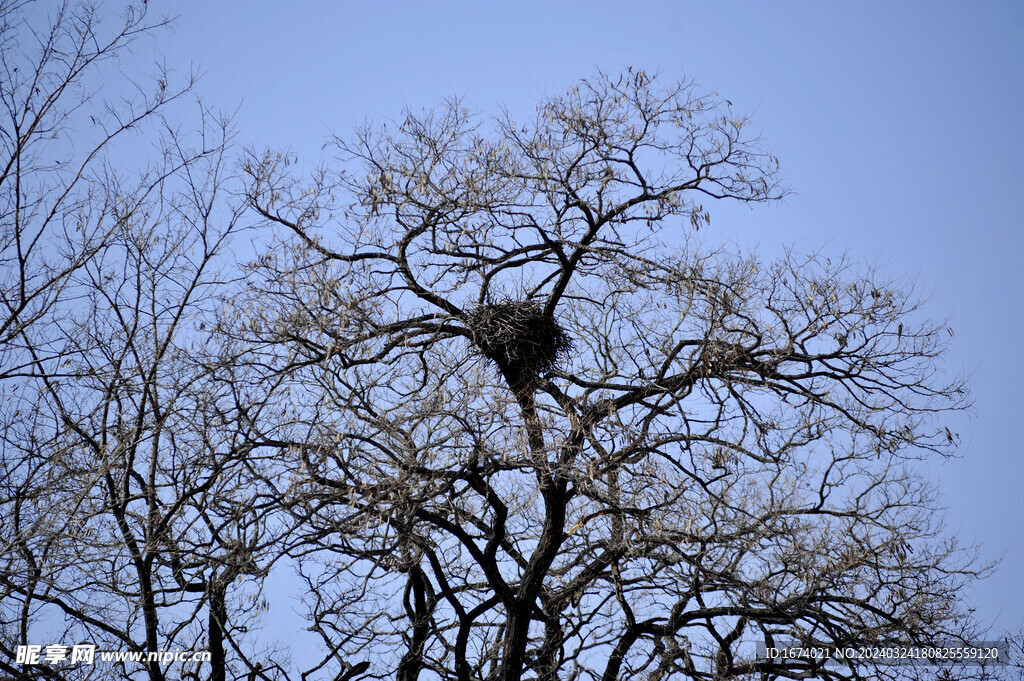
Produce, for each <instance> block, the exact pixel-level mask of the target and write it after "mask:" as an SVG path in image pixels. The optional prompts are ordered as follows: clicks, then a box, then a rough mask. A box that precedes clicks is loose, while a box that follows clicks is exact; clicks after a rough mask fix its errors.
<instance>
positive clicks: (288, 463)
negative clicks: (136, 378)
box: [234, 70, 981, 681]
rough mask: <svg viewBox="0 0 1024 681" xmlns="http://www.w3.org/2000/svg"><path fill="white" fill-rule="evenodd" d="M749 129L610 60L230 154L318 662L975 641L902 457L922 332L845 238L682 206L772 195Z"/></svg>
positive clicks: (917, 435) (393, 669)
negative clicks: (773, 245)
mask: <svg viewBox="0 0 1024 681" xmlns="http://www.w3.org/2000/svg"><path fill="white" fill-rule="evenodd" d="M749 129H750V125H749V121H748V120H747V119H746V118H745V117H743V116H740V115H738V114H736V113H734V112H733V111H732V109H731V105H730V104H728V103H727V102H725V101H724V100H719V99H716V98H714V97H710V96H707V95H703V94H700V93H699V92H698V91H697V89H696V88H695V87H694V86H693V85H692V84H691V83H678V84H675V85H672V86H669V87H667V88H664V89H662V88H661V87H660V86H659V85H658V83H657V82H656V81H655V80H653V79H652V78H650V77H648V76H647V75H646V74H645V73H643V72H642V71H632V70H630V71H627V72H626V73H623V74H622V75H620V76H608V75H604V74H599V75H598V76H597V77H595V78H593V79H589V80H584V81H581V82H580V83H578V84H577V85H576V86H574V87H573V88H571V89H570V90H569V91H567V92H565V93H564V94H560V95H558V96H554V97H551V98H549V99H546V100H544V101H543V102H541V103H540V104H539V105H538V107H537V110H536V115H535V116H534V117H533V119H531V120H529V121H527V122H526V123H522V122H520V121H517V120H514V118H513V117H512V115H511V114H508V113H505V114H503V115H501V116H498V117H496V118H493V119H492V118H482V117H479V116H476V115H474V114H471V113H470V112H468V111H467V110H466V109H465V108H464V107H463V106H462V104H461V102H459V101H457V100H453V101H449V102H447V103H446V104H445V106H443V107H442V108H441V109H439V110H437V111H432V112H427V113H424V114H414V113H408V114H407V115H406V116H405V118H404V120H401V121H398V122H392V123H389V124H386V125H381V126H379V127H372V126H368V127H366V128H365V129H361V130H359V131H357V132H356V134H355V135H354V137H353V138H351V139H341V138H339V139H337V140H335V141H336V149H337V158H336V167H334V168H327V167H325V168H323V169H322V170H320V171H319V172H317V173H315V174H314V175H313V176H312V177H311V178H307V177H301V176H299V175H297V174H294V173H293V171H292V170H291V168H290V166H291V165H292V160H293V159H291V158H290V157H288V156H287V155H280V154H275V153H267V154H253V155H252V156H251V158H250V159H249V161H248V163H247V164H246V170H247V172H248V173H249V175H250V189H249V199H250V202H251V205H252V207H253V208H254V210H255V211H257V212H258V213H259V214H260V215H261V216H262V217H263V218H264V219H265V220H267V221H268V224H270V225H272V226H277V227H279V228H281V230H283V231H280V232H278V234H279V241H278V242H276V243H275V244H274V245H273V246H272V247H270V248H268V249H267V250H266V252H265V253H264V254H263V255H262V256H261V257H260V259H259V261H258V262H257V263H256V264H255V266H254V270H253V272H252V275H251V280H250V281H251V284H250V285H251V292H252V295H251V296H250V297H248V298H247V299H245V300H242V301H239V305H238V312H237V313H236V314H237V315H239V316H240V317H241V316H243V315H244V317H245V319H246V322H245V323H244V324H241V323H238V324H235V326H234V329H235V333H236V334H237V336H238V339H239V340H240V341H244V342H245V343H246V344H248V345H249V347H250V348H251V353H250V355H249V357H248V361H249V363H250V366H252V367H253V368H254V369H257V370H259V371H262V372H264V374H265V375H266V376H267V377H268V378H269V377H272V378H273V379H274V380H275V381H282V380H284V381H285V383H284V384H279V383H275V386H282V388H281V391H280V392H279V393H278V394H277V396H276V397H275V396H271V397H269V398H268V400H269V401H271V402H273V401H275V400H278V401H279V402H278V403H279V404H280V409H270V410H267V413H268V414H270V413H273V414H278V413H280V414H282V416H281V417H279V418H276V419H274V420H272V421H269V422H262V423H259V424H257V426H256V428H257V431H258V436H259V438H261V440H262V443H263V444H264V445H266V446H271V447H278V448H279V449H280V452H281V453H280V459H279V462H280V463H279V466H283V467H284V468H285V469H286V470H287V471H288V473H287V474H286V476H285V477H286V479H287V488H286V489H284V485H282V488H283V489H282V493H281V503H282V508H284V509H286V510H287V511H288V512H289V513H290V514H291V515H292V516H293V517H295V518H296V519H297V521H298V522H297V524H296V528H297V529H296V532H297V533H298V534H297V535H295V536H293V538H292V540H291V542H290V543H289V552H290V554H291V555H292V556H293V557H295V558H296V559H297V560H298V561H299V565H300V569H301V574H302V575H303V576H304V578H305V579H306V580H307V583H308V592H309V599H310V617H311V624H312V628H313V629H314V630H315V631H317V632H319V633H320V634H321V636H322V638H323V641H324V644H325V646H326V647H327V650H328V654H327V656H326V657H325V658H324V660H322V661H321V663H320V664H319V665H318V666H319V667H326V668H333V669H335V670H336V671H337V672H338V673H339V674H340V675H341V676H342V677H345V678H348V677H349V676H355V675H356V674H357V673H358V672H361V671H366V673H367V674H370V675H372V677H373V678H394V679H400V680H402V681H406V680H409V679H416V678H439V679H453V680H454V679H457V680H458V681H469V680H471V679H501V680H503V681H514V680H516V679H521V678H536V679H545V680H547V679H603V680H604V681H612V680H614V679H633V678H647V679H669V678H689V679H724V678H809V677H814V678H830V679H861V678H885V677H889V676H893V675H896V674H897V673H899V674H904V673H915V674H924V675H926V676H927V675H928V674H929V673H931V672H930V671H928V670H929V669H933V668H918V667H912V668H910V670H911V671H910V672H908V671H907V669H908V668H905V667H898V668H897V667H887V666H885V665H884V664H879V663H877V661H876V662H871V661H858V660H850V661H846V662H843V663H842V664H840V665H839V666H824V665H823V664H822V661H821V660H819V659H785V660H766V659H764V657H763V656H762V657H758V655H757V654H756V652H755V650H754V647H753V641H755V640H760V641H767V643H768V644H769V645H771V644H773V643H775V642H781V641H783V640H795V641H799V642H800V643H802V644H810V643H815V644H821V645H831V646H839V647H846V646H872V645H887V644H899V643H904V644H911V643H913V644H928V643H934V642H937V641H940V640H945V639H957V638H960V639H964V638H969V637H971V636H973V635H976V633H977V632H976V631H974V630H973V629H972V627H973V626H974V625H973V624H972V623H971V622H970V619H969V618H968V617H967V616H966V612H965V611H964V608H963V607H962V605H961V596H962V590H963V587H964V585H965V584H966V583H967V582H969V580H971V579H973V578H974V577H976V576H977V575H978V574H979V572H980V571H981V569H980V568H978V567H976V566H975V565H974V563H973V559H972V557H971V555H970V554H969V553H968V552H965V551H963V550H961V549H960V548H958V547H957V546H956V544H955V542H954V541H952V540H951V539H948V538H946V537H944V536H943V535H942V534H941V526H940V524H939V523H938V521H937V520H936V516H935V510H936V506H937V502H936V498H935V493H934V490H932V489H931V488H930V487H929V485H928V484H927V482H926V481H924V480H923V479H922V478H921V476H920V475H919V472H918V469H917V466H918V462H919V461H920V460H923V459H926V458H927V457H930V456H942V455H946V454H948V453H950V452H951V451H952V450H953V449H954V448H955V445H956V443H957V440H958V435H956V434H955V433H953V432H952V431H951V430H949V429H948V428H947V427H946V425H945V424H944V423H943V421H942V415H943V414H944V413H946V412H948V411H949V410H955V409H962V408H965V407H966V406H968V404H969V403H968V398H967V396H966V394H965V388H964V382H963V381H962V380H960V379H956V378H953V379H947V378H945V376H944V374H943V373H942V370H941V364H940V361H941V358H942V353H943V350H944V347H945V343H946V342H947V341H948V339H949V336H951V331H949V330H948V328H947V327H946V325H945V324H944V323H933V322H929V321H928V320H927V319H926V318H925V317H924V316H923V315H922V314H921V311H920V310H919V306H918V302H917V301H916V299H915V297H914V294H913V291H912V289H911V287H910V286H909V285H908V284H907V282H903V281H898V280H897V281H893V280H889V279H887V278H885V276H884V275H883V274H881V273H879V272H876V271H874V270H873V269H871V268H865V267H860V266H858V265H856V264H855V263H854V262H853V261H851V260H842V261H839V262H832V261H831V260H830V259H829V258H826V257H824V256H821V255H817V254H811V255H809V256H801V255H799V254H796V253H791V254H789V255H788V256H787V257H784V258H782V259H780V260H778V261H774V262H762V261H761V260H759V259H758V258H756V257H753V256H745V255H742V254H739V253H734V252H731V251H729V250H725V249H717V248H713V247H710V246H708V245H706V244H705V243H703V242H701V241H700V240H699V239H698V238H697V236H696V231H697V230H698V229H699V228H701V227H704V226H705V225H707V224H708V223H709V222H710V213H709V211H708V210H705V208H704V206H703V203H705V202H711V201H713V200H735V201H743V202H747V203H760V202H767V201H773V200H776V199H779V198H781V197H782V196H784V194H785V189H784V187H783V186H782V185H781V184H780V181H779V175H778V167H779V166H778V162H777V161H776V159H775V158H774V157H773V156H772V155H771V154H770V153H768V152H767V151H766V150H765V149H764V147H763V145H762V144H761V143H760V142H759V140H758V139H757V138H756V137H755V136H751V135H750V134H749ZM272 470H276V473H275V474H274V475H276V476H277V477H278V479H282V477H281V472H280V468H276V469H270V470H268V471H266V472H265V473H264V475H265V476H268V477H269V476H270V475H271V474H272V473H271V471H272ZM922 669H923V671H922ZM978 669H979V668H975V667H968V666H960V667H956V668H952V669H951V670H947V671H949V672H950V673H951V674H954V675H956V674H962V675H967V676H970V675H972V674H976V673H980V672H978Z"/></svg>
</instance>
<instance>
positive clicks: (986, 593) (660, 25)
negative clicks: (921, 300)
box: [136, 0, 1024, 629]
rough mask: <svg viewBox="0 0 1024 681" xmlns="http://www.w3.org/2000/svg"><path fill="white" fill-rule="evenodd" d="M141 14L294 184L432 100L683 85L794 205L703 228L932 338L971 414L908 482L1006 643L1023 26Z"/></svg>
mask: <svg viewBox="0 0 1024 681" xmlns="http://www.w3.org/2000/svg"><path fill="white" fill-rule="evenodd" d="M150 6H151V8H155V9H156V10H157V11H167V10H170V11H174V12H177V13H178V20H177V22H176V27H175V29H174V32H173V33H170V34H162V35H161V36H160V38H159V39H158V40H157V41H156V46H155V47H156V49H158V50H159V52H160V53H161V54H162V55H163V57H164V58H165V59H166V61H167V63H168V65H169V66H171V67H172V68H174V69H176V70H178V71H187V70H188V68H189V64H194V65H195V66H196V67H197V68H199V69H200V70H201V71H202V72H203V73H204V74H205V75H204V77H203V79H202V81H201V83H200V86H199V92H200V93H201V94H202V96H203V98H204V100H205V101H206V102H207V104H209V105H212V106H214V107H218V108H222V109H227V110H233V109H235V108H236V107H238V106H239V105H241V108H240V110H239V114H238V128H239V133H240V138H239V139H240V141H242V142H243V143H246V144H252V145H254V146H255V147H257V148H263V147H271V148H275V149H290V150H291V151H293V152H295V153H296V154H297V155H298V156H299V157H300V159H301V160H302V161H305V162H315V161H316V160H318V158H319V155H320V153H321V151H320V150H321V146H322V144H323V142H324V141H325V139H326V137H327V136H328V135H329V134H331V133H339V134H343V135H344V134H347V133H348V132H349V131H350V129H351V128H352V127H353V126H354V125H356V124H358V123H361V122H363V121H364V120H366V119H367V118H369V119H377V120H379V119H381V118H392V117H394V118H397V117H399V115H400V112H401V110H402V108H403V107H411V108H413V109H421V108H424V107H430V106H433V105H435V104H436V103H437V102H438V101H439V100H440V99H441V98H443V97H446V96H449V95H453V94H457V95H461V96H463V97H465V98H466V102H467V104H468V105H469V106H470V107H471V108H475V109H477V110H481V111H484V112H493V111H495V110H496V109H497V107H498V106H499V105H500V104H502V103H504V104H506V105H508V107H509V108H510V109H511V110H512V111H513V112H516V111H521V112H522V113H523V114H524V116H525V114H527V113H528V112H531V111H532V108H533V104H534V103H535V102H536V101H537V100H538V99H539V98H540V97H541V96H543V95H545V94H550V93H555V92H557V91H559V90H561V89H563V88H564V87H566V86H568V85H569V84H571V83H572V82H573V81H574V80H576V79H578V78H580V77H584V76H588V75H591V74H593V73H594V71H595V70H596V69H597V68H601V69H604V70H607V71H612V72H614V71H618V70H620V69H621V68H624V67H625V66H627V65H633V66H635V67H638V68H642V69H645V70H647V71H648V72H653V71H660V72H661V73H662V74H663V75H664V76H665V77H667V78H669V79H675V78H682V77H689V78H693V79H695V80H696V81H697V82H698V83H700V84H701V85H702V87H703V88H705V89H708V90H717V91H718V92H719V93H720V94H721V95H722V96H723V97H727V98H728V99H730V100H731V101H732V102H733V104H734V107H735V109H736V110H739V111H747V112H749V113H750V114H751V115H752V118H753V122H754V124H755V126H756V127H757V128H758V129H760V130H761V133H762V136H763V138H764V140H765V141H766V144H767V146H768V147H769V148H771V149H773V150H774V152H775V153H776V154H777V155H778V156H779V158H780V161H781V163H782V165H783V169H784V174H785V178H786V181H787V183H788V184H789V186H791V187H792V188H793V190H794V193H793V195H792V196H790V197H789V198H788V199H786V200H785V201H784V202H783V203H781V204H778V205H775V206H760V207H757V208H756V209H755V210H750V209H748V208H746V207H737V206H718V207H715V208H713V209H712V219H713V222H712V226H711V229H712V230H715V231H716V232H718V233H720V234H722V235H724V236H725V237H726V238H729V239H732V240H734V241H736V242H737V243H739V244H741V245H743V246H744V247H753V246H755V245H757V246H758V248H759V251H760V252H762V253H764V254H765V255H771V254H772V253H774V252H777V251H778V249H780V248H781V247H783V246H785V245H795V246H797V247H798V248H799V249H817V248H819V247H824V248H825V251H826V252H829V253H841V252H843V251H849V253H850V254H851V255H852V256H853V257H854V258H855V259H858V260H861V261H865V262H871V263H877V264H883V265H884V266H885V267H886V269H887V271H888V272H889V273H890V274H892V275H894V276H901V275H906V276H909V277H911V278H915V279H916V280H917V287H918V292H919V293H921V294H923V295H924V296H925V297H927V298H928V299H929V300H930V304H929V308H928V309H929V312H930V314H931V315H932V316H934V317H940V318H941V317H947V316H948V317H949V318H950V320H951V326H952V327H953V328H954V329H956V336H955V338H954V339H953V340H954V345H953V348H952V352H951V354H950V356H949V364H948V369H949V370H950V371H951V372H953V373H956V372H965V373H968V374H971V375H972V377H973V378H972V386H973V390H974V395H975V398H976V407H975V410H974V414H973V415H972V416H970V417H968V416H962V417H958V418H955V419H953V420H951V422H950V423H951V424H952V426H953V429H954V430H956V431H957V432H960V433H961V435H962V436H963V446H962V448H961V453H962V458H961V459H959V460H955V461H952V462H948V463H941V462H936V464H935V466H934V468H933V469H932V470H931V471H930V473H931V474H932V475H934V476H935V477H936V479H938V480H939V481H940V482H941V489H942V491H943V493H944V495H945V501H946V504H947V505H948V508H949V511H948V515H947V529H948V531H949V532H950V533H954V534H958V535H959V536H960V537H961V538H962V539H963V541H964V542H965V543H972V542H977V543H979V544H980V545H981V553H980V555H981V558H982V559H985V560H992V559H996V558H999V557H1001V556H1002V557H1003V558H1004V559H1003V563H1002V565H1001V567H1000V569H999V571H998V572H997V573H996V574H995V575H994V576H993V577H992V578H990V579H988V580H987V581H985V582H982V583H980V584H979V585H978V586H977V588H976V598H977V605H978V612H979V614H981V615H982V619H983V621H984V622H987V623H990V624H993V625H995V626H996V627H997V628H1000V629H1004V628H1005V629H1012V628H1020V627H1024V586H1022V585H1021V581H1020V576H1021V575H1024V541H1022V540H1024V531H1022V529H1021V519H1022V518H1024V500H1022V497H1021V495H1020V486H1021V481H1022V480H1024V461H1022V456H1021V454H1022V452H1021V449H1022V448H1021V444H1020V443H1021V440H1022V438H1021V435H1022V431H1024V426H1022V424H1024V417H1021V415H1020V414H1021V410H1022V407H1024V401H1022V399H1021V397H1022V394H1024V388H1022V384H1024V364H1022V362H1021V361H1020V358H1019V356H1018V355H1019V353H1020V352H1021V350H1024V342H1022V338H1024V323H1022V308H1024V306H1022V305H1021V303H1020V301H1019V299H1018V295H1019V292H1020V288H1021V287H1020V274H1019V267H1018V266H1017V265H1015V264H1014V263H1016V262H1018V259H1019V254H1020V252H1021V251H1022V247H1024V237H1022V230H1021V226H1022V219H1021V217H1020V216H1021V211H1020V200H1021V198H1022V197H1024V161H1022V152H1024V132H1022V127H1021V125H1020V123H1019V120H1020V118H1021V111H1022V109H1024V3H1019V2H988V3H971V4H968V3H953V2H902V3H891V4H890V3H880V2H860V3H843V4H841V5H840V4H839V3H811V2H803V3H797V2H772V3H754V2H749V3H740V2H722V3H707V2H702V3H697V2H667V1H664V2H650V3H647V4H646V5H645V6H644V7H631V6H627V4H626V3H621V2H586V3H584V2H562V3H552V4H551V5H547V4H542V3H530V2H518V3H515V4H511V3H507V4H499V3H472V4H471V3H454V2H431V3H413V2H406V3H398V2H379V3H369V2H366V3H358V4H357V3H340V2H338V3H328V2H301V1H295V2H288V3H281V2H265V1H260V2H252V1H250V2H234V1H232V2H227V1H224V2H217V3H210V2H200V1H199V0H186V1H182V2H175V3H166V4H165V3H161V2H157V1H156V0H151V2H150ZM165 8H166V9H165ZM149 47H152V46H140V47H139V49H138V50H137V51H136V56H137V57H138V58H139V59H140V63H141V62H142V61H143V60H145V59H149V58H150V55H149ZM1015 273H1016V274H1015ZM276 583H279V584H282V585H284V584H287V581H286V580H282V581H280V582H276ZM286 620H287V617H286V616H285V615H282V617H281V618H280V619H278V618H275V621H276V622H279V623H283V622H285V621H286Z"/></svg>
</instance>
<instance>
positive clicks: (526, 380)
mask: <svg viewBox="0 0 1024 681" xmlns="http://www.w3.org/2000/svg"><path fill="white" fill-rule="evenodd" d="M467 325H468V326H469V330H470V331H471V332H472V333H473V343H474V344H475V345H476V346H477V347H478V348H479V349H480V352H481V353H482V354H483V355H484V357H487V358H488V359H490V360H492V361H493V362H494V363H495V364H497V365H498V368H499V369H500V370H501V371H502V372H503V373H504V374H505V376H506V378H508V379H509V382H510V383H511V384H512V388H513V389H514V390H517V391H519V390H524V389H532V387H533V385H534V382H535V381H536V379H537V377H538V376H539V375H540V374H541V373H542V372H544V371H547V370H548V369H551V368H552V367H553V366H554V365H555V363H556V362H557V360H558V357H559V355H561V354H563V353H565V352H566V351H567V350H569V349H570V348H571V347H572V340H571V339H570V338H569V336H568V334H566V333H565V331H564V330H563V329H562V327H560V326H559V325H558V322H557V321H556V320H555V318H554V317H552V316H551V315H546V314H544V311H543V309H541V306H540V305H539V304H538V303H536V302H532V301H509V302H504V303H496V304H492V305H480V306H478V307H477V308H476V309H475V310H473V312H472V313H471V314H470V315H469V318H468V319H467Z"/></svg>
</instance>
